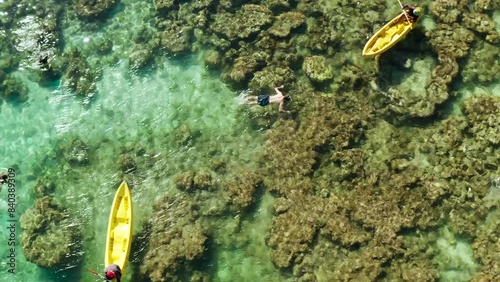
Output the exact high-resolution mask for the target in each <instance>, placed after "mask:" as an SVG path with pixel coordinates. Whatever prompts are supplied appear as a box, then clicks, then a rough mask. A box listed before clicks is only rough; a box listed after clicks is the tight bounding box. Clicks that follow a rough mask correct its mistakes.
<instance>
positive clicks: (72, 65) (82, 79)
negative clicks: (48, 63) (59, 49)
mask: <svg viewBox="0 0 500 282" xmlns="http://www.w3.org/2000/svg"><path fill="white" fill-rule="evenodd" d="M67 63H68V66H67V68H66V72H65V74H64V75H63V77H62V84H63V86H65V87H68V88H69V89H70V90H72V91H74V92H76V93H77V94H79V95H82V96H85V97H90V96H93V95H94V94H95V92H96V85H95V80H96V79H97V74H96V72H95V71H94V70H92V68H91V67H90V66H89V64H88V63H87V61H86V59H85V57H84V56H83V55H82V53H81V52H80V51H79V50H78V49H73V50H71V52H70V53H69V56H68V58H67Z"/></svg>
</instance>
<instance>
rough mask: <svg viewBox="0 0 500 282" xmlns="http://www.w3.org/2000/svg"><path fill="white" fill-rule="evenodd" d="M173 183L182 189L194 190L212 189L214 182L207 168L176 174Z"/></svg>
mask: <svg viewBox="0 0 500 282" xmlns="http://www.w3.org/2000/svg"><path fill="white" fill-rule="evenodd" d="M175 184H176V185H177V188H179V189H180V190H183V191H188V192H193V191H195V190H210V189H212V190H213V189H214V188H215V187H214V186H215V183H214V180H213V177H212V172H211V171H209V170H199V171H197V172H194V171H191V170H189V171H184V172H181V173H179V174H178V175H177V176H176V179H175Z"/></svg>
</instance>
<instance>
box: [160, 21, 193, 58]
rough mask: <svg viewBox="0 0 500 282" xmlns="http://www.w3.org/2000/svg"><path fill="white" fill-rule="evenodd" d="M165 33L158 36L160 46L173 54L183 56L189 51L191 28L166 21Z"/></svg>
mask: <svg viewBox="0 0 500 282" xmlns="http://www.w3.org/2000/svg"><path fill="white" fill-rule="evenodd" d="M164 26H165V27H166V28H165V31H163V32H162V33H161V35H160V38H161V39H160V42H161V46H162V47H164V48H165V49H166V50H167V51H168V52H170V53H173V54H184V53H186V52H188V51H189V50H190V49H191V41H192V34H193V28H192V27H190V26H187V25H182V24H179V23H175V22H173V21H167V22H166V23H164Z"/></svg>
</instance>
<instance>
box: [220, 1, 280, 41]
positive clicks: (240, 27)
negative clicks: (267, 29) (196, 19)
mask: <svg viewBox="0 0 500 282" xmlns="http://www.w3.org/2000/svg"><path fill="white" fill-rule="evenodd" d="M272 21H273V16H272V13H271V11H270V10H269V9H268V8H267V7H265V6H260V5H253V4H247V5H243V7H242V8H241V10H240V11H239V12H238V13H236V14H231V13H228V12H224V11H221V12H219V13H217V15H216V16H215V20H214V22H213V24H212V29H213V30H214V31H215V32H217V33H219V34H222V35H223V36H224V37H225V38H227V39H230V40H234V39H235V38H241V39H245V38H248V37H249V36H250V35H252V34H256V33H259V32H260V31H261V29H262V27H263V26H266V25H269V24H271V23H272Z"/></svg>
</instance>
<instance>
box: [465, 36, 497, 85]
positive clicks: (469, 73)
mask: <svg viewBox="0 0 500 282" xmlns="http://www.w3.org/2000/svg"><path fill="white" fill-rule="evenodd" d="M481 45H482V48H479V47H478V48H474V49H473V50H472V51H471V54H470V56H469V57H468V58H467V63H466V64H465V66H464V70H463V71H462V76H463V79H464V82H466V83H478V84H487V83H492V82H495V81H497V80H498V73H500V52H499V51H500V48H499V47H497V46H494V45H491V44H489V43H486V42H483V43H482V44H481ZM485 62H487V63H485Z"/></svg>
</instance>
